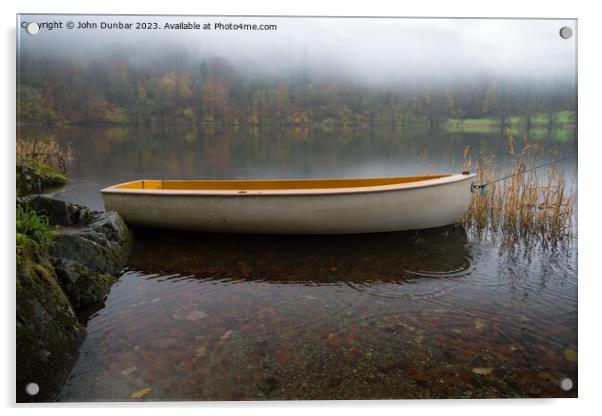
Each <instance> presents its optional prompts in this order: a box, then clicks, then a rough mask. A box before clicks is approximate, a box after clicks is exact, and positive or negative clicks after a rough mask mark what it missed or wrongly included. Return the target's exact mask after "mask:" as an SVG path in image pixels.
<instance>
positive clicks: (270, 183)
mask: <svg viewBox="0 0 602 416" xmlns="http://www.w3.org/2000/svg"><path fill="white" fill-rule="evenodd" d="M447 176H451V175H430V176H400V177H394V178H357V179H284V180H225V181H223V180H216V181H212V180H183V181H174V180H147V179H145V180H140V181H134V182H128V183H124V184H121V185H116V186H114V187H112V188H113V189H165V190H275V189H281V190H282V189H328V188H359V187H367V186H383V185H395V184H403V183H412V182H420V181H427V180H432V179H439V178H443V177H447Z"/></svg>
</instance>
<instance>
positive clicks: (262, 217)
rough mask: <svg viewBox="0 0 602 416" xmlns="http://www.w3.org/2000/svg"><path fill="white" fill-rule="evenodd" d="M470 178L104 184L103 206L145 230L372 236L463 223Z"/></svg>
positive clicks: (452, 176) (469, 176)
mask: <svg viewBox="0 0 602 416" xmlns="http://www.w3.org/2000/svg"><path fill="white" fill-rule="evenodd" d="M474 176H475V175H451V176H449V177H446V180H444V181H440V180H435V181H424V182H425V183H422V184H421V183H416V184H412V185H411V186H407V185H406V186H399V187H395V186H378V187H370V188H373V189H368V188H358V189H355V190H354V189H351V188H347V190H346V191H345V192H342V191H340V190H336V191H334V192H329V190H314V191H311V192H295V191H291V192H286V191H279V192H278V191H275V192H265V191H263V192H262V191H248V192H246V191H245V192H243V191H239V192H232V191H230V192H229V193H225V192H213V193H203V192H194V191H188V192H186V191H181V192H179V191H158V192H156V191H154V192H153V191H152V190H148V191H146V192H144V190H119V191H115V192H114V191H111V188H107V189H105V190H103V199H104V204H105V208H106V210H108V211H117V212H118V213H119V214H120V215H121V217H122V218H123V219H124V221H125V222H126V223H128V224H131V225H135V226H142V227H160V228H173V229H182V230H196V231H207V232H230V233H262V234H351V233H354V234H355V233H376V232H389V231H403V230H417V229H423V228H433V227H439V226H444V225H448V224H453V223H456V222H458V221H460V220H461V219H462V217H463V216H464V215H465V213H466V211H467V210H468V208H469V205H470V202H471V198H472V192H471V184H472V181H473V179H474ZM426 182H428V183H426ZM438 182H440V183H438ZM377 188H378V189H377Z"/></svg>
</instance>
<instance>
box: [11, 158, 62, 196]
mask: <svg viewBox="0 0 602 416" xmlns="http://www.w3.org/2000/svg"><path fill="white" fill-rule="evenodd" d="M66 183H67V177H66V176H65V175H63V174H62V173H60V172H59V171H57V170H55V169H53V168H51V167H50V166H48V165H46V164H45V163H42V162H39V161H37V160H33V159H27V158H18V159H17V195H18V196H21V195H29V194H39V193H43V192H48V191H51V190H53V189H57V188H60V187H61V186H64V185H65V184H66Z"/></svg>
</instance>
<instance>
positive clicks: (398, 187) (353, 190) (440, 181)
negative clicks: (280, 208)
mask: <svg viewBox="0 0 602 416" xmlns="http://www.w3.org/2000/svg"><path fill="white" fill-rule="evenodd" d="M433 176H438V175H433ZM476 176H477V175H476V173H470V174H464V173H461V174H446V175H443V176H440V177H438V178H435V179H426V180H421V181H416V182H405V183H397V184H390V185H374V186H358V187H344V188H295V189H239V190H235V189H223V190H215V189H160V188H157V189H148V188H147V189H144V188H139V189H136V188H125V189H120V188H119V187H120V186H124V185H128V184H132V183H137V182H140V181H146V180H148V181H150V180H155V179H138V180H135V181H129V182H123V183H120V184H117V185H113V186H109V187H107V188H104V189H102V190H101V191H100V192H101V193H103V194H125V195H153V196H196V197H199V196H208V197H209V196H238V197H244V196H306V195H307V196H310V195H321V196H328V195H344V194H364V193H373V192H392V191H404V190H410V189H421V188H429V187H433V186H441V185H448V184H451V183H456V182H462V181H464V180H468V179H472V178H475V177H476ZM332 179H367V178H332ZM373 179H384V178H373ZM284 180H287V179H284ZM191 181H194V180H191ZM216 181H217V180H216ZM243 181H244V180H243ZM251 181H252V180H249V181H248V182H251Z"/></svg>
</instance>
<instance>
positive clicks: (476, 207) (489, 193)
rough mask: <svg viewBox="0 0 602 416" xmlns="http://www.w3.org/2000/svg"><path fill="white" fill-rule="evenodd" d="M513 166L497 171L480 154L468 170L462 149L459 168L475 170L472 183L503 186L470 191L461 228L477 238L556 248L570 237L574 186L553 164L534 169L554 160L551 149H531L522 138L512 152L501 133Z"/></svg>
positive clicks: (490, 159) (469, 162)
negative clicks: (517, 147) (555, 244)
mask: <svg viewBox="0 0 602 416" xmlns="http://www.w3.org/2000/svg"><path fill="white" fill-rule="evenodd" d="M506 137H507V139H508V152H509V153H510V155H512V160H513V161H512V166H511V168H510V169H509V170H506V171H503V172H500V171H499V170H497V169H496V163H495V158H494V157H489V156H485V155H480V156H479V160H478V162H476V165H473V162H472V154H471V149H470V148H469V147H467V148H466V149H465V154H464V159H465V164H464V168H465V169H466V170H471V169H476V172H477V175H478V176H477V180H476V183H478V184H484V183H487V182H490V181H493V180H494V179H496V178H499V177H503V176H509V177H508V178H507V179H505V180H503V181H499V182H496V183H492V184H489V185H487V186H486V187H484V188H481V189H475V190H474V193H475V195H474V197H473V199H472V203H471V206H470V209H469V211H468V213H467V214H466V216H465V218H464V226H465V227H466V229H467V230H469V231H470V232H471V233H472V234H473V235H475V236H477V237H489V238H491V239H496V238H497V237H501V238H502V240H503V242H505V243H510V244H512V243H514V242H517V241H520V242H527V243H529V242H541V243H543V244H544V245H548V243H557V242H559V241H563V240H567V239H569V238H571V237H572V232H573V231H574V227H573V222H574V218H575V209H576V201H577V200H576V187H575V186H572V184H570V183H567V180H566V173H565V172H564V170H563V169H561V168H560V167H559V166H557V165H556V164H550V165H548V166H545V167H544V168H539V169H535V167H536V166H538V165H539V164H542V163H545V162H547V161H551V160H555V159H556V157H557V155H556V152H555V150H549V151H546V150H545V149H544V148H543V147H542V146H541V145H538V144H531V143H529V141H528V140H527V137H526V136H525V137H524V138H523V140H522V143H521V145H520V149H518V150H517V149H516V144H515V139H514V137H512V135H511V134H510V132H509V131H506Z"/></svg>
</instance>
